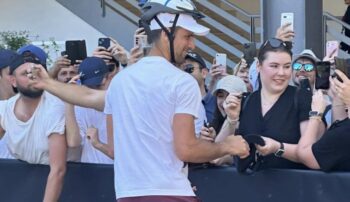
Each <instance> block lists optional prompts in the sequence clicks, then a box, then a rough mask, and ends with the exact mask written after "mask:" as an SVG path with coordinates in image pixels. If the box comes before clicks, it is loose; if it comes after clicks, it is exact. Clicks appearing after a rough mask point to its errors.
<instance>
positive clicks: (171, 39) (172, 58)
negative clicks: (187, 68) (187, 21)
mask: <svg viewBox="0 0 350 202" xmlns="http://www.w3.org/2000/svg"><path fill="white" fill-rule="evenodd" d="M179 16H180V14H176V15H175V19H174V22H173V26H172V27H171V28H170V32H169V30H168V29H167V28H166V27H164V25H163V23H162V22H161V21H160V20H159V19H158V17H157V16H155V17H154V19H155V20H156V21H157V23H158V24H159V26H160V27H161V28H162V30H164V32H165V33H166V35H167V36H168V39H169V45H170V62H171V63H173V64H176V61H175V51H174V39H175V31H176V24H177V20H178V19H179Z"/></svg>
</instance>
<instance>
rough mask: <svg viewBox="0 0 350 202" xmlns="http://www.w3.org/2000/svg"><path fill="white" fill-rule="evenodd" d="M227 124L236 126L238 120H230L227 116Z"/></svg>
mask: <svg viewBox="0 0 350 202" xmlns="http://www.w3.org/2000/svg"><path fill="white" fill-rule="evenodd" d="M226 119H227V121H228V123H229V124H232V125H233V124H236V123H237V122H238V121H239V118H236V119H231V118H230V117H229V116H227V117H226Z"/></svg>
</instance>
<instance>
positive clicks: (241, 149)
mask: <svg viewBox="0 0 350 202" xmlns="http://www.w3.org/2000/svg"><path fill="white" fill-rule="evenodd" d="M222 143H223V144H224V145H225V147H226V151H227V152H228V154H230V155H235V156H239V158H246V157H247V156H249V150H250V148H249V145H248V143H247V142H246V141H245V140H244V139H243V137H242V136H240V135H229V136H228V137H226V139H225V140H224V141H223V142H222Z"/></svg>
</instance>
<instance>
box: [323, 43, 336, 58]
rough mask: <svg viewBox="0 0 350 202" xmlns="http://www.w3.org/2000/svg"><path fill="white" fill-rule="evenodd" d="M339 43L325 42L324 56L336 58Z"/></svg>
mask: <svg viewBox="0 0 350 202" xmlns="http://www.w3.org/2000/svg"><path fill="white" fill-rule="evenodd" d="M338 50H339V42H338V41H327V43H326V55H328V56H330V55H331V54H332V53H333V55H334V56H338Z"/></svg>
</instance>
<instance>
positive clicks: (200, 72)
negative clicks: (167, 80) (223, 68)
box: [182, 59, 208, 85]
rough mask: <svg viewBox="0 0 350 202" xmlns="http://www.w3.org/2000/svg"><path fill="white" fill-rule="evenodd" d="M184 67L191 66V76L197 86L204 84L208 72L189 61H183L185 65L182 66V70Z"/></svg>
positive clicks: (196, 63)
mask: <svg viewBox="0 0 350 202" xmlns="http://www.w3.org/2000/svg"><path fill="white" fill-rule="evenodd" d="M186 65H192V66H193V71H192V73H191V75H192V76H193V77H194V78H195V79H196V80H197V82H198V84H199V85H201V84H202V83H204V81H205V77H206V76H207V73H208V71H207V70H206V69H205V68H203V69H201V68H200V65H199V63H198V62H195V61H192V60H189V59H186V60H185V63H184V64H183V65H182V69H184V68H185V66H186Z"/></svg>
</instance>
